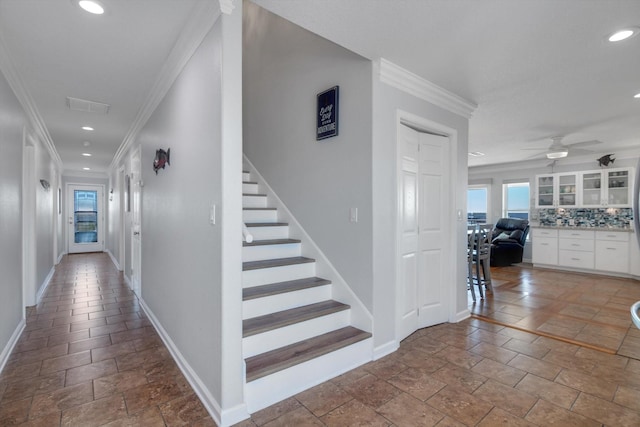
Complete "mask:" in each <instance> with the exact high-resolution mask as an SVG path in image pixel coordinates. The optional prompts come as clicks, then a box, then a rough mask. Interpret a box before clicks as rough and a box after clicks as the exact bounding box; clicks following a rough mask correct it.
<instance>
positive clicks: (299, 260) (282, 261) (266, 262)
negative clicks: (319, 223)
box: [242, 256, 316, 271]
mask: <svg viewBox="0 0 640 427" xmlns="http://www.w3.org/2000/svg"><path fill="white" fill-rule="evenodd" d="M309 262H316V260H315V259H313V258H307V257H303V256H294V257H289V258H276V259H263V260H260V261H248V262H243V263H242V271H247V270H259V269H261V268H273V267H284V266H286V265H296V264H306V263H309Z"/></svg>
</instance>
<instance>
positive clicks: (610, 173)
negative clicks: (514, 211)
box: [536, 168, 633, 208]
mask: <svg viewBox="0 0 640 427" xmlns="http://www.w3.org/2000/svg"><path fill="white" fill-rule="evenodd" d="M632 176H633V169H632V168H617V169H605V170H593V171H585V172H574V173H554V174H546V175H536V208H575V207H586V208H602V207H617V208H621V207H631V199H632V194H633V193H632V188H631V177H632Z"/></svg>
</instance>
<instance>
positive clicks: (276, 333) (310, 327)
mask: <svg viewBox="0 0 640 427" xmlns="http://www.w3.org/2000/svg"><path fill="white" fill-rule="evenodd" d="M350 321H351V313H350V311H349V310H342V311H339V312H337V313H332V314H329V315H327V316H322V317H318V318H315V319H311V320H307V321H304V322H300V323H295V324H293V325H289V326H285V327H283V328H278V329H274V330H271V331H269V332H264V333H262V334H257V335H252V336H250V337H246V338H243V339H242V356H243V357H244V358H247V357H251V356H255V355H256V354H261V353H265V352H267V351H271V350H275V349H276V348H280V347H284V346H286V345H289V344H293V343H296V342H298V341H302V340H306V339H309V338H312V337H315V336H318V335H321V334H326V333H327V332H331V331H334V330H336V329H340V328H344V327H346V326H349V323H350Z"/></svg>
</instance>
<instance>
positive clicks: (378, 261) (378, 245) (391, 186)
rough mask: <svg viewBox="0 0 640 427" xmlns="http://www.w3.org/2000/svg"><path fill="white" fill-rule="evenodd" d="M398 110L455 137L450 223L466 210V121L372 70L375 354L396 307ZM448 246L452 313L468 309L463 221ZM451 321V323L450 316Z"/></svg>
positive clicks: (391, 332)
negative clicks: (385, 80) (457, 212)
mask: <svg viewBox="0 0 640 427" xmlns="http://www.w3.org/2000/svg"><path fill="white" fill-rule="evenodd" d="M398 110H402V111H404V112H407V113H410V114H413V115H415V116H418V117H420V118H423V119H425V120H428V121H431V122H434V123H438V124H440V125H442V126H445V127H448V128H450V129H452V130H454V131H455V133H456V134H457V152H456V153H457V157H456V154H454V157H453V158H452V159H451V161H452V162H453V164H456V163H457V175H456V176H455V177H454V180H453V181H454V182H452V185H453V186H454V188H453V191H452V194H453V195H454V196H453V201H452V202H453V205H454V206H452V208H453V209H452V213H451V215H452V218H454V216H455V209H462V211H463V212H465V211H466V203H467V201H466V191H465V189H466V186H467V146H468V120H467V119H466V118H464V117H462V116H459V115H456V114H453V113H451V112H449V111H446V110H444V109H442V108H439V107H437V106H435V105H434V104H431V103H429V102H426V101H423V100H421V99H419V98H417V97H414V96H412V95H410V94H408V93H406V92H403V91H400V90H398V89H396V88H393V87H391V86H389V85H387V84H384V83H381V82H380V80H379V78H378V70H377V66H376V69H374V83H373V181H372V184H373V189H374V192H373V212H374V214H373V266H374V267H373V276H374V282H373V283H374V309H373V311H374V316H375V321H374V342H375V343H374V345H375V347H376V349H377V350H376V351H377V352H378V353H380V352H382V353H384V351H383V350H382V349H383V348H388V346H393V345H394V344H395V332H396V331H395V322H396V313H395V304H396V285H397V284H396V261H397V259H396V245H397V241H396V223H397V201H398V194H397V166H396V156H397V153H396V140H397V116H398ZM453 226H454V230H453V232H452V235H451V241H452V242H453V245H454V255H453V258H454V260H453V262H452V265H453V271H451V284H450V286H451V289H450V291H451V297H452V299H453V301H452V304H453V306H452V310H451V311H452V312H454V313H456V314H458V313H463V312H465V310H467V290H466V250H465V249H464V248H466V245H465V246H464V248H463V247H462V246H461V242H465V241H466V240H465V237H464V236H465V235H466V221H464V222H460V221H454V223H453ZM451 317H452V318H451V319H450V320H451V321H455V319H454V317H455V316H453V315H452V316H451Z"/></svg>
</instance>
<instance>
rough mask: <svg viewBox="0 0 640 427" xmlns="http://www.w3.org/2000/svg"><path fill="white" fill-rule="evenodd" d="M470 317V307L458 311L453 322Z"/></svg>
mask: <svg viewBox="0 0 640 427" xmlns="http://www.w3.org/2000/svg"><path fill="white" fill-rule="evenodd" d="M469 317H471V311H469V309H468V308H466V309H464V310H462V311H459V312H457V313H456V315H455V317H454V318H453V322H451V323H458V322H462V321H463V320H465V319H468V318H469Z"/></svg>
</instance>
